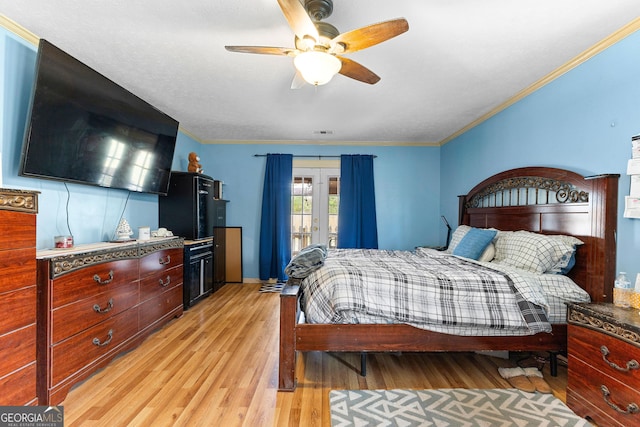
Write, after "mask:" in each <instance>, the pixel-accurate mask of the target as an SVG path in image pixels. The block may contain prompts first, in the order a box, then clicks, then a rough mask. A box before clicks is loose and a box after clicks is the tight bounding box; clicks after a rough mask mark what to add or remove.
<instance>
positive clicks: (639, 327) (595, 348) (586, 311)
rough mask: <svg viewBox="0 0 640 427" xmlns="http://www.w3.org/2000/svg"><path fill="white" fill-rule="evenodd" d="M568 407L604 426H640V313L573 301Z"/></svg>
mask: <svg viewBox="0 0 640 427" xmlns="http://www.w3.org/2000/svg"><path fill="white" fill-rule="evenodd" d="M567 318H568V319H567V320H568V323H569V324H568V328H567V332H568V361H569V370H568V374H567V405H568V406H569V407H570V408H571V409H573V411H574V412H576V413H577V414H578V415H580V416H582V417H585V418H587V417H588V418H591V419H592V420H593V421H595V422H596V423H597V424H598V426H599V427H604V426H636V425H640V311H639V310H637V309H623V308H618V307H615V306H614V305H613V304H611V303H596V304H570V305H569V309H568V312H567Z"/></svg>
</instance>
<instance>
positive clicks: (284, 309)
mask: <svg viewBox="0 0 640 427" xmlns="http://www.w3.org/2000/svg"><path fill="white" fill-rule="evenodd" d="M299 290H300V287H299V286H291V285H286V286H285V287H284V288H283V289H282V292H281V293H280V355H279V358H280V359H279V363H280V364H279V369H278V390H280V391H293V390H294V389H295V388H296V354H297V353H296V320H297V318H298V310H299V305H298V292H299Z"/></svg>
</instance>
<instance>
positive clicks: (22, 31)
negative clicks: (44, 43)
mask: <svg viewBox="0 0 640 427" xmlns="http://www.w3.org/2000/svg"><path fill="white" fill-rule="evenodd" d="M0 27H4V28H6V29H7V30H9V31H11V32H12V33H13V34H15V35H16V36H18V37H20V38H22V39H24V40H26V41H28V42H29V43H31V44H33V45H35V46H37V45H38V43H39V42H40V37H38V36H36V35H35V34H33V33H32V32H31V31H29V30H27V29H26V28H24V27H23V26H21V25H20V24H18V23H17V22H15V21H12V20H11V19H9V18H7V17H6V16H5V15H2V14H0Z"/></svg>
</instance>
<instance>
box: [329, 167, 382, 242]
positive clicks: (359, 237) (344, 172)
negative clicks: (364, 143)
mask: <svg viewBox="0 0 640 427" xmlns="http://www.w3.org/2000/svg"><path fill="white" fill-rule="evenodd" d="M338 247H339V248H365V249H377V248H378V226H377V222H376V196H375V187H374V185H373V156H371V155H342V156H340V207H339V214H338Z"/></svg>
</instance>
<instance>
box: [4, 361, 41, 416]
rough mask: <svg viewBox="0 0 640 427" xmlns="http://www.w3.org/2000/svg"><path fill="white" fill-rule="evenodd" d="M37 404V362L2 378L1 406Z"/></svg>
mask: <svg viewBox="0 0 640 427" xmlns="http://www.w3.org/2000/svg"><path fill="white" fill-rule="evenodd" d="M35 403H36V362H35V360H34V361H33V362H32V363H30V364H29V365H27V366H25V367H24V368H22V369H20V370H18V371H14V372H12V373H11V374H10V375H7V376H6V377H2V378H0V406H9V405H11V406H13V405H15V406H23V405H34V404H35ZM17 425H21V424H17ZM27 425H30V423H28V424H27Z"/></svg>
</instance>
